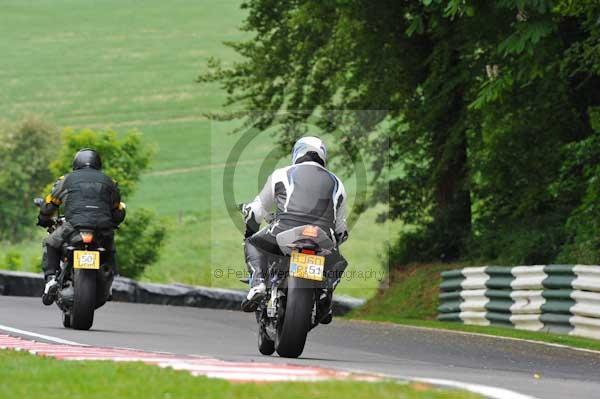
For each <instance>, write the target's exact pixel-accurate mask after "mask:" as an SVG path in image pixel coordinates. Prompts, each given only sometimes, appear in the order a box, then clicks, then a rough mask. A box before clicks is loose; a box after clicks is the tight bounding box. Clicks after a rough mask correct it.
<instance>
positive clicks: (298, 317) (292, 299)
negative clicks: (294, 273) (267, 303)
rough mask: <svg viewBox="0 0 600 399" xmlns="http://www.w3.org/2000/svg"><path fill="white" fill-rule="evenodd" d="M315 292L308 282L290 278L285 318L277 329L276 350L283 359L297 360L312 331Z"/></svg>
mask: <svg viewBox="0 0 600 399" xmlns="http://www.w3.org/2000/svg"><path fill="white" fill-rule="evenodd" d="M314 293H315V290H314V288H313V286H312V283H311V282H310V281H307V280H303V279H299V278H295V277H289V278H288V292H287V299H286V306H285V316H284V319H283V322H282V323H281V325H280V326H279V327H278V328H277V339H276V340H275V349H276V350H277V354H278V355H279V356H281V357H288V358H297V357H299V356H300V355H301V354H302V352H303V351H304V345H305V344H306V336H307V335H308V331H309V330H310V324H311V316H312V311H313V306H314V303H315V299H314Z"/></svg>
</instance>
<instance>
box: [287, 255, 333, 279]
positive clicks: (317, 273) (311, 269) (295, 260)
mask: <svg viewBox="0 0 600 399" xmlns="http://www.w3.org/2000/svg"><path fill="white" fill-rule="evenodd" d="M324 269H325V257H324V256H319V255H307V254H303V253H300V252H297V251H294V252H292V257H291V259H290V276H292V277H299V278H304V279H308V280H316V281H323V270H324Z"/></svg>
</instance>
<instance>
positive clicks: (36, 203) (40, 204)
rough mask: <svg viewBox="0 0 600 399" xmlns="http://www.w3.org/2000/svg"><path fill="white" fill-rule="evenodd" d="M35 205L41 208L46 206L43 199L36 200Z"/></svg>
mask: <svg viewBox="0 0 600 399" xmlns="http://www.w3.org/2000/svg"><path fill="white" fill-rule="evenodd" d="M33 203H34V205H35V206H37V207H41V206H42V205H44V200H43V198H36V199H34V200H33Z"/></svg>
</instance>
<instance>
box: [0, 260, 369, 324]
mask: <svg viewBox="0 0 600 399" xmlns="http://www.w3.org/2000/svg"><path fill="white" fill-rule="evenodd" d="M43 290H44V278H43V277H42V275H41V274H38V273H27V272H12V271H6V270H0V296H1V295H12V296H37V297H41V295H42V292H43ZM245 297H246V292H245V291H241V290H228V289H222V288H209V287H194V286H189V285H182V284H169V285H167V284H152V283H141V282H138V281H135V280H131V279H128V278H123V277H117V278H116V279H115V282H114V283H113V300H114V301H117V302H135V303H146V304H155V305H171V306H191V307H197V308H212V309H229V310H241V307H240V304H241V302H242V299H244V298H245ZM0 301H1V299H0ZM364 302H365V301H364V300H363V299H358V298H351V297H345V296H335V297H334V299H333V312H334V314H335V315H338V316H339V315H343V314H346V313H348V312H349V311H351V310H352V309H354V308H356V307H359V306H362V305H363V304H364ZM40 305H41V301H40Z"/></svg>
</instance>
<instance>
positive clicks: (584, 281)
mask: <svg viewBox="0 0 600 399" xmlns="http://www.w3.org/2000/svg"><path fill="white" fill-rule="evenodd" d="M438 312H439V315H438V320H441V321H457V322H462V323H465V324H475V325H481V326H487V325H502V326H509V327H514V328H517V329H521V330H530V331H547V332H553V333H561V334H569V335H576V336H581V337H588V338H596V339H600V266H581V265H576V266H573V265H549V266H516V267H500V266H488V267H467V268H464V269H460V270H450V271H446V272H443V273H442V283H441V285H440V305H439V308H438Z"/></svg>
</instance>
